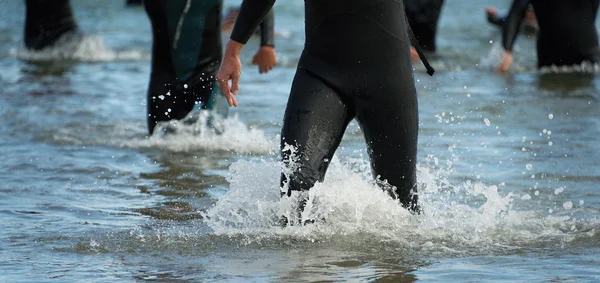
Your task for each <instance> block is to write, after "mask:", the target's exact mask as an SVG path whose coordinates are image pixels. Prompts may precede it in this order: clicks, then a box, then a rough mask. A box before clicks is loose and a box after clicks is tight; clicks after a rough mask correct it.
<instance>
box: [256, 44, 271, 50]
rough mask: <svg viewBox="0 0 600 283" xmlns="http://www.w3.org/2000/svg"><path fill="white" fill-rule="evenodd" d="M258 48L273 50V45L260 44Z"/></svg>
mask: <svg viewBox="0 0 600 283" xmlns="http://www.w3.org/2000/svg"><path fill="white" fill-rule="evenodd" d="M260 49H269V50H274V49H275V46H273V45H261V46H260Z"/></svg>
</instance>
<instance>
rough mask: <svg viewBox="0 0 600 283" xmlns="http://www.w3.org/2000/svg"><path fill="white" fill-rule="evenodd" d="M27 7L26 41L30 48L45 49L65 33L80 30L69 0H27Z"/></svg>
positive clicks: (26, 45)
mask: <svg viewBox="0 0 600 283" xmlns="http://www.w3.org/2000/svg"><path fill="white" fill-rule="evenodd" d="M25 7H26V9H25V34H24V37H25V38H24V42H25V47H27V48H28V49H33V50H41V49H44V48H46V47H48V46H51V45H53V44H54V43H56V41H57V40H58V39H59V38H61V37H62V36H63V35H66V34H69V33H77V31H78V27H77V22H76V21H75V18H74V17H73V11H72V9H71V3H70V1H69V0H26V1H25Z"/></svg>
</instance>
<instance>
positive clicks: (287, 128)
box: [281, 69, 354, 196]
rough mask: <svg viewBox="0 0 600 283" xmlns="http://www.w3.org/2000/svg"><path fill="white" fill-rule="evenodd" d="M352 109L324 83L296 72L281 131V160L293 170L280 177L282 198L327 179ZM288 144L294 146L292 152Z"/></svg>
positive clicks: (311, 75) (305, 73)
mask: <svg viewBox="0 0 600 283" xmlns="http://www.w3.org/2000/svg"><path fill="white" fill-rule="evenodd" d="M352 109H353V107H349V105H347V104H346V102H345V101H344V100H343V99H342V98H341V97H340V95H339V94H338V93H336V91H335V90H333V89H331V88H330V87H329V86H328V85H326V84H325V83H324V82H323V81H322V80H320V79H319V78H317V77H315V76H314V75H313V74H311V73H309V72H307V71H304V70H302V69H299V70H298V71H297V73H296V77H295V78H294V82H293V84H292V90H291V94H290V97H289V100H288V104H287V108H286V111H285V116H284V124H283V128H282V131H281V148H282V152H281V154H282V159H283V162H284V164H285V165H286V166H289V167H288V168H291V169H292V170H291V172H290V173H289V175H286V173H285V172H284V173H282V175H281V187H282V195H285V194H287V195H288V196H290V195H291V191H306V190H309V189H310V188H312V187H313V186H314V184H315V183H316V182H317V181H322V180H323V179H324V177H325V172H326V171H327V167H328V166H329V163H330V162H331V158H332V157H333V154H334V153H335V150H336V149H337V147H338V145H339V144H340V141H341V140H342V137H343V135H344V131H345V129H346V127H347V126H348V123H349V122H350V121H351V120H352V118H353V116H354V113H353V110H352ZM287 145H292V146H294V150H293V152H292V150H290V149H289V148H288V147H287Z"/></svg>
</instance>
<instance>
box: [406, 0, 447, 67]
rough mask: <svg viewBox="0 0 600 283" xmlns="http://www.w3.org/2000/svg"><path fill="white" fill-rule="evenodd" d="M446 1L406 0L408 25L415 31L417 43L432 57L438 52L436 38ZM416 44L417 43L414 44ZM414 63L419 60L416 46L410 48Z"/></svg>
mask: <svg viewBox="0 0 600 283" xmlns="http://www.w3.org/2000/svg"><path fill="white" fill-rule="evenodd" d="M443 5H444V0H404V6H405V7H406V16H407V18H408V23H409V25H410V27H411V29H412V30H413V32H414V34H415V37H416V39H417V43H418V44H419V45H420V46H421V48H423V50H425V51H427V52H428V53H429V54H428V55H432V54H434V52H435V51H436V44H435V38H436V35H437V26H438V21H439V19H440V14H441V11H442V6H443ZM413 44H416V43H413ZM410 55H411V57H412V59H413V61H417V60H419V55H418V53H417V50H416V48H415V47H414V46H411V48H410Z"/></svg>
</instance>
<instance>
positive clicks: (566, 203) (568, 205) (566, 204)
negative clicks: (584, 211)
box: [563, 201, 573, 209]
mask: <svg viewBox="0 0 600 283" xmlns="http://www.w3.org/2000/svg"><path fill="white" fill-rule="evenodd" d="M563 207H564V208H565V209H571V208H573V202H570V201H567V202H565V203H563Z"/></svg>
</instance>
